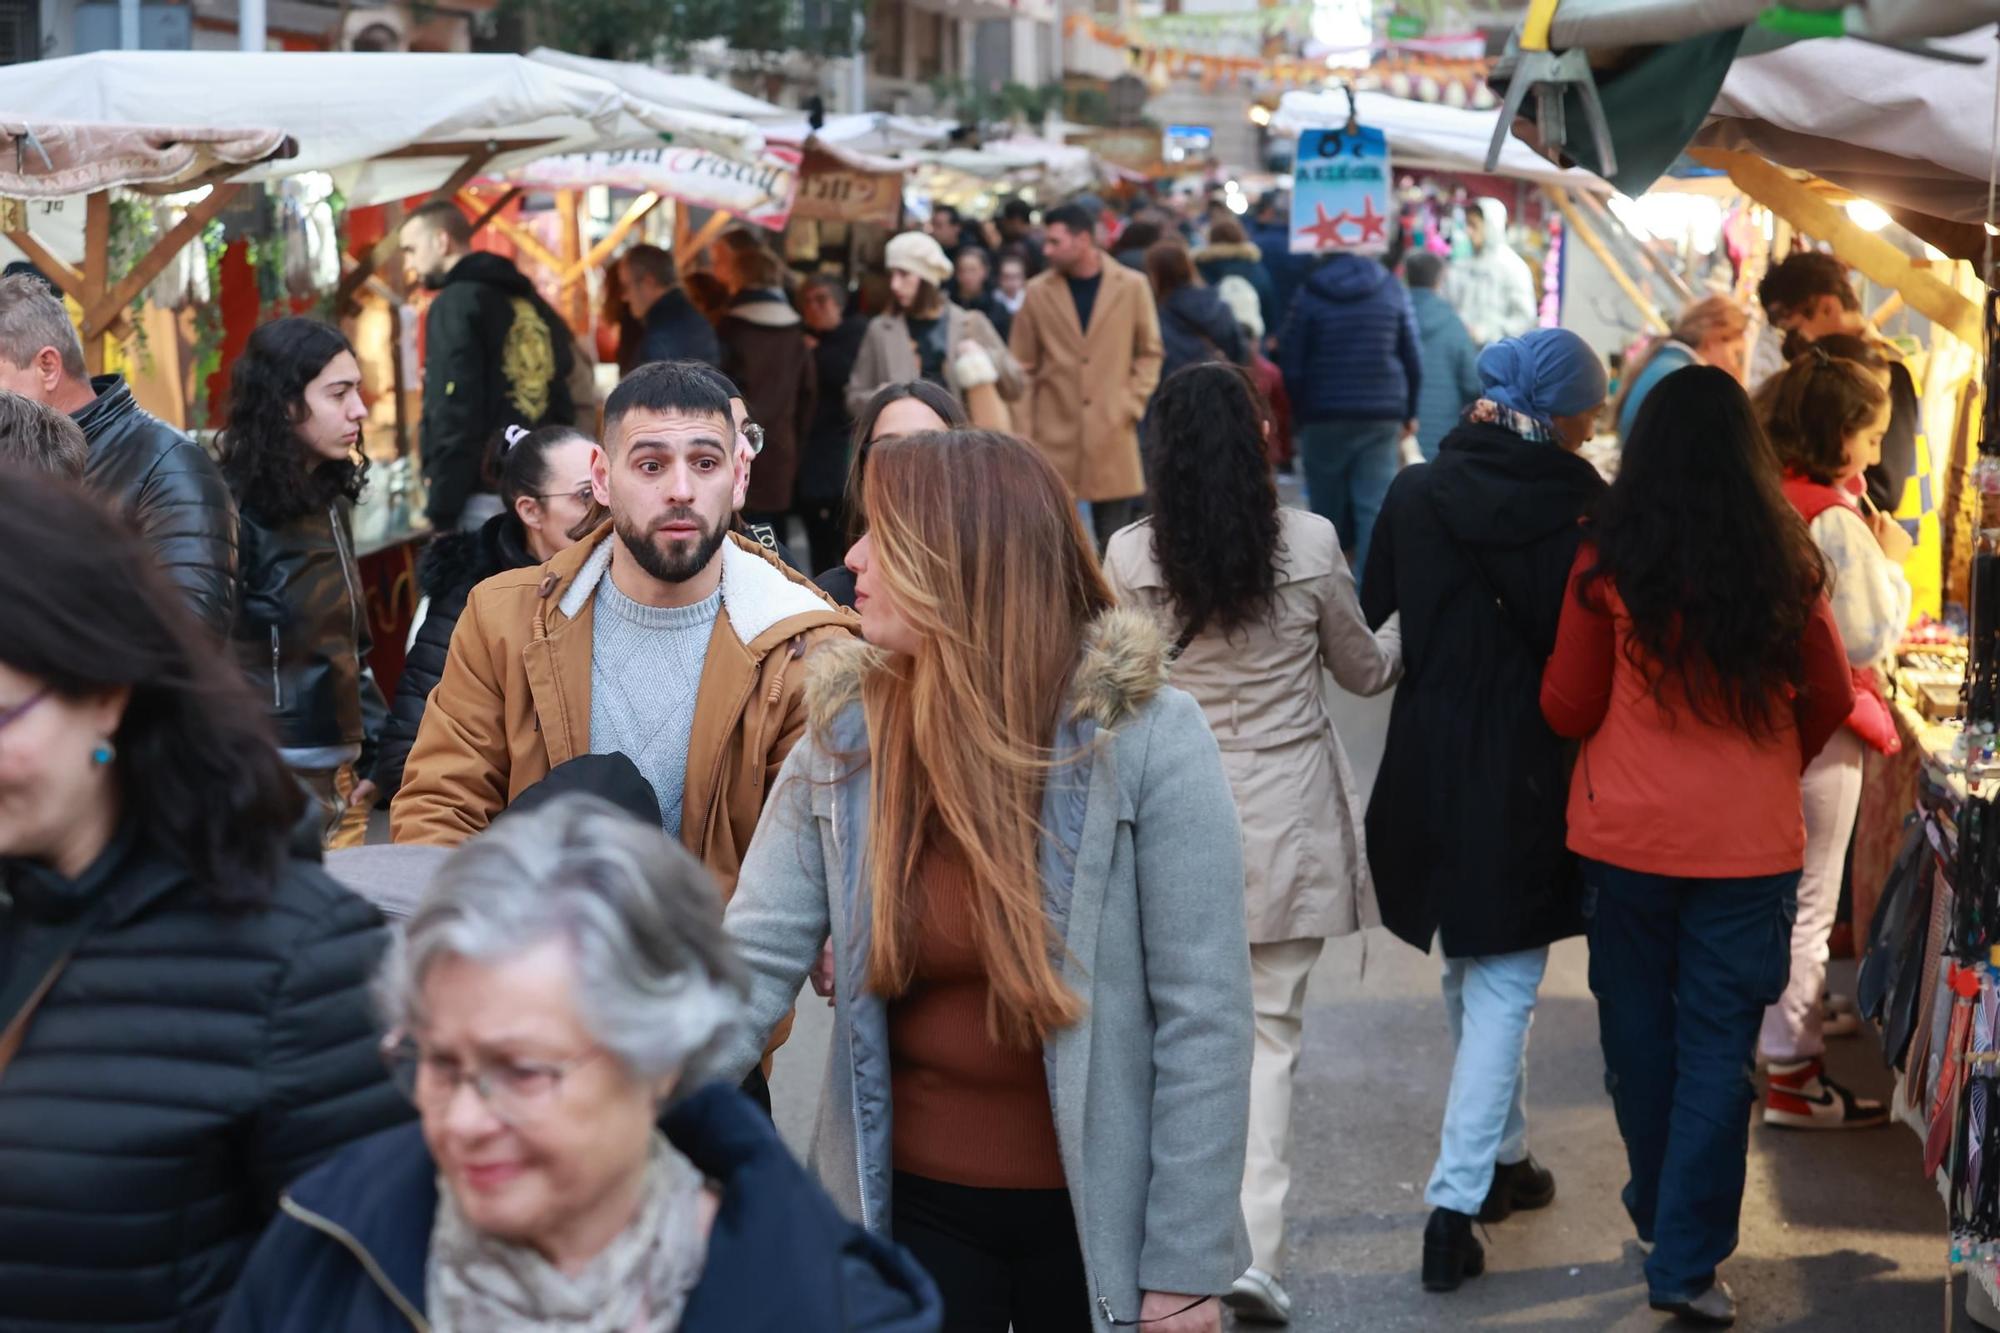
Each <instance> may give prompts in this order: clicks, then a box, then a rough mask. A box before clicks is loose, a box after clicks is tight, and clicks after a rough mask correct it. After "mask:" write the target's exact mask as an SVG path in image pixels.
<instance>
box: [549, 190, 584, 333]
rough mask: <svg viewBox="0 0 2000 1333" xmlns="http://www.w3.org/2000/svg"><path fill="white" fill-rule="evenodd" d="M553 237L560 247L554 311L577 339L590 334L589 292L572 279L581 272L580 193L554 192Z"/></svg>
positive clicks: (581, 203)
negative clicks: (554, 222) (555, 307)
mask: <svg viewBox="0 0 2000 1333" xmlns="http://www.w3.org/2000/svg"><path fill="white" fill-rule="evenodd" d="M556 236H557V239H558V240H559V241H560V243H561V247H562V267H561V268H559V269H557V270H556V272H557V275H558V280H559V282H560V290H559V291H558V292H557V293H556V297H557V302H558V308H559V309H560V310H561V311H562V317H563V321H564V322H565V323H566V324H568V325H569V331H570V332H571V333H573V334H575V335H576V336H577V337H579V338H581V337H583V335H584V334H586V333H588V332H590V289H589V288H588V287H579V286H578V285H577V284H576V282H575V278H576V276H578V275H580V274H581V273H582V272H583V199H582V195H581V192H580V191H577V190H558V191H556Z"/></svg>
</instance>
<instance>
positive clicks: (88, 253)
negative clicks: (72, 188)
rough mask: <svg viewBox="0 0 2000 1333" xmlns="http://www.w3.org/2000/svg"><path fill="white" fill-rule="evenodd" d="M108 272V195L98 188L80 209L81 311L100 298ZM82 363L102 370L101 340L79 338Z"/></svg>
mask: <svg viewBox="0 0 2000 1333" xmlns="http://www.w3.org/2000/svg"><path fill="white" fill-rule="evenodd" d="M110 271H111V195H110V193H109V192H108V191H105V190H98V191H96V192H95V193H93V194H91V195H90V197H89V198H88V200H86V201H85V203H84V212H83V295H81V296H79V297H78V298H77V303H78V304H79V305H81V306H82V307H83V308H84V309H85V310H90V309H92V308H93V307H95V306H96V304H97V302H98V300H99V299H100V298H102V297H103V295H104V289H105V285H106V283H107V282H108V275H109V273H110ZM83 364H84V366H85V368H86V369H88V370H89V371H90V373H91V374H93V375H102V374H103V373H104V339H103V338H102V337H96V338H91V337H86V338H84V340H83Z"/></svg>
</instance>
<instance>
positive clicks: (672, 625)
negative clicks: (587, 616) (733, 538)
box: [590, 571, 722, 838]
mask: <svg viewBox="0 0 2000 1333" xmlns="http://www.w3.org/2000/svg"><path fill="white" fill-rule="evenodd" d="M721 611H722V589H721V588H717V589H716V590H715V592H714V593H712V594H711V595H710V596H709V597H708V598H707V599H706V600H705V601H700V602H696V603H695V604H694V605H693V606H645V605H642V604H641V603H638V602H635V601H633V600H632V599H631V598H630V597H627V596H626V595H625V594H624V593H622V592H620V591H618V585H617V584H616V583H614V582H613V581H612V578H611V575H610V573H609V572H608V571H607V572H606V574H605V575H604V577H603V579H601V580H600V581H599V582H598V585H597V615H596V617H595V618H594V622H593V624H592V626H591V631H590V752H591V753H592V754H611V753H612V752H614V751H616V752H618V753H620V754H623V755H624V756H625V757H626V758H628V759H630V760H631V761H632V762H633V763H634V764H636V765H637V766H638V768H639V771H640V772H641V773H643V774H645V776H646V781H647V782H649V783H651V784H652V787H653V794H654V795H655V796H657V797H659V799H660V826H661V827H662V828H664V829H665V830H666V831H667V835H668V836H669V837H672V838H678V837H680V835H681V798H682V795H683V793H684V791H685V789H686V787H687V761H688V737H689V736H690V735H691V734H692V733H693V731H694V709H695V700H696V699H697V698H698V697H699V696H700V694H701V670H702V667H703V666H704V665H705V664H706V663H707V661H708V641H709V638H710V636H711V635H713V634H714V633H715V618H716V616H717V615H719V614H720V613H721Z"/></svg>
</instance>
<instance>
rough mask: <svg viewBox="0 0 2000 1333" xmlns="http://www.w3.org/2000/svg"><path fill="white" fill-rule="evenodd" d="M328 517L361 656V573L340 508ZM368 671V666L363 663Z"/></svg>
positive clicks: (328, 510)
mask: <svg viewBox="0 0 2000 1333" xmlns="http://www.w3.org/2000/svg"><path fill="white" fill-rule="evenodd" d="M326 513H327V517H328V518H330V519H332V520H333V549H334V550H335V551H336V552H338V553H339V555H340V585H341V586H342V587H343V588H345V589H347V610H348V624H349V625H350V626H351V627H352V629H353V633H354V655H355V657H356V659H357V660H358V659H359V658H360V656H361V571H360V569H359V568H358V567H357V566H356V564H355V561H354V558H353V553H352V552H351V551H349V550H348V549H347V533H346V531H345V530H344V529H343V528H342V526H341V522H340V506H339V505H337V504H330V505H328V506H327V507H326ZM361 669H362V670H363V671H366V670H367V669H368V664H367V663H366V662H362V663H361Z"/></svg>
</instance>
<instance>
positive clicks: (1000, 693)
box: [725, 431, 1251, 1333]
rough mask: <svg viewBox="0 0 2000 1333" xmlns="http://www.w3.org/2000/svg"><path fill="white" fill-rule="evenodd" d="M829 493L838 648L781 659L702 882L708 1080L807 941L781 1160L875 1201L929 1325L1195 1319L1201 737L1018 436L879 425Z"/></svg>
mask: <svg viewBox="0 0 2000 1333" xmlns="http://www.w3.org/2000/svg"><path fill="white" fill-rule="evenodd" d="M862 493H863V500H864V504H865V508H866V511H867V514H868V524H869V529H868V534H867V535H866V536H864V537H863V538H862V539H861V540H860V541H859V542H858V543H857V544H856V545H855V547H854V549H853V550H852V551H850V552H849V553H848V557H847V562H848V566H849V568H851V569H852V570H853V571H854V573H855V578H856V587H857V594H858V596H857V602H858V609H859V611H860V613H861V624H862V635H863V637H864V638H865V639H866V641H867V642H866V643H857V644H852V645H841V646H838V647H832V648H829V649H828V650H827V651H826V652H824V653H822V654H820V655H819V656H818V657H817V658H816V659H815V660H814V661H813V663H812V670H813V672H814V675H813V679H812V681H811V684H810V685H809V687H808V692H807V699H808V704H807V711H808V724H807V734H806V736H805V738H804V739H803V740H802V741H801V743H800V744H799V745H798V747H797V748H796V749H795V750H794V751H793V753H792V756H791V758H790V759H788V760H787V761H786V764H785V768H784V771H783V772H782V773H781V774H780V775H779V778H778V782H777V786H776V788H775V790H774V792H773V797H772V801H771V803H770V804H769V805H768V806H767V807H766V809H765V813H764V818H763V821H762V823H761V824H760V825H759V827H758V832H757V837H756V839H755V841H754V842H753V843H752V844H751V848H750V853H749V856H748V858H747V859H746V861H745V862H744V867H743V877H742V880H741V888H740V889H739V891H738V893H737V896H736V898H735V899H734V901H732V903H731V904H730V907H729V913H728V917H727V921H726V924H727V928H728V931H729V933H730V935H731V936H732V937H733V938H734V940H735V942H736V944H737V947H738V949H739V950H740V951H741V952H742V955H743V957H744V959H745V961H746V962H747V963H748V964H749V965H750V968H751V972H752V976H753V981H752V990H751V1013H752V1021H751V1023H750V1029H751V1033H750V1035H749V1036H748V1037H746V1039H745V1040H744V1041H743V1042H742V1043H741V1044H740V1046H739V1048H738V1049H737V1051H736V1053H735V1054H736V1059H735V1061H734V1064H733V1065H732V1066H731V1070H730V1071H725V1073H728V1072H731V1071H733V1070H734V1067H735V1065H740V1066H741V1068H742V1070H744V1071H747V1070H748V1069H749V1068H750V1067H751V1066H752V1065H753V1064H754V1063H755V1062H756V1059H757V1056H758V1052H759V1046H758V1043H759V1042H761V1040H762V1035H763V1034H764V1033H765V1032H767V1031H768V1030H769V1029H770V1028H772V1027H773V1026H774V1025H775V1024H776V1023H777V1022H778V1020H779V1019H780V1018H781V1017H782V1016H783V1015H784V1014H785V1012H786V1011H787V1010H788V1009H789V1008H790V1007H791V1005H792V1003H793V1001H794V1000H795V999H796V997H797V995H798V991H799V985H800V983H801V981H803V980H804V978H805V976H806V972H807V969H808V968H809V967H810V966H811V965H812V963H813V961H814V960H815V958H817V957H818V955H819V952H820V945H821V942H822V941H824V940H826V939H828V938H829V936H830V937H831V940H832V959H833V977H834V989H835V991H836V993H837V995H838V996H839V1004H838V1006H837V1009H836V1017H835V1036H834V1052H835V1053H834V1057H833V1059H832V1060H831V1061H830V1062H829V1066H828V1084H827V1087H826V1090H825V1093H824V1094H823V1096H822V1098H821V1103H820V1104H821V1120H820V1125H819V1133H818V1137H817V1146H816V1149H815V1154H814V1160H815V1161H816V1162H817V1163H818V1165H819V1169H820V1171H821V1174H822V1176H823V1178H824V1180H825V1182H826V1184H827V1187H828V1189H829V1190H831V1191H832V1192H833V1193H834V1195H835V1197H836V1198H837V1199H839V1200H840V1201H841V1202H842V1203H843V1204H844V1205H845V1206H846V1207H847V1208H848V1209H849V1210H850V1211H851V1212H852V1213H854V1214H855V1215H856V1216H858V1217H860V1219H861V1220H862V1221H863V1222H864V1224H865V1225H867V1226H868V1227H869V1228H870V1229H871V1230H874V1231H878V1232H881V1231H886V1230H888V1229H889V1228H890V1226H891V1218H892V1212H893V1222H894V1233H895V1238H896V1239H897V1240H898V1241H899V1242H901V1243H902V1244H903V1245H905V1246H907V1247H909V1249H910V1250H911V1251H912V1252H913V1253H914V1254H915V1255H916V1256H917V1258H918V1260H919V1261H920V1262H921V1263H922V1264H923V1265H924V1266H925V1267H926V1268H927V1269H928V1270H929V1271H930V1273H931V1274H932V1276H933V1277H935V1278H936V1279H937V1281H938V1285H939V1287H940V1288H941V1289H942V1291H943V1293H944V1299H945V1327H946V1329H948V1330H953V1331H954V1333H958V1331H963V1333H1005V1330H1006V1329H1007V1328H1008V1327H1009V1325H1010V1324H1011V1325H1012V1326H1013V1327H1014V1328H1019V1329H1035V1330H1037V1333H1065V1331H1066V1330H1088V1329H1102V1328H1105V1327H1106V1326H1107V1325H1108V1324H1116V1325H1121V1326H1122V1325H1126V1324H1130V1323H1132V1322H1133V1321H1135V1320H1144V1321H1147V1325H1146V1326H1147V1327H1148V1328H1149V1329H1153V1330H1159V1331H1160V1333H1198V1331H1202V1333H1205V1331H1208V1330H1215V1329H1218V1328H1219V1327H1220V1315H1219V1312H1218V1308H1217V1302H1216V1301H1215V1300H1214V1299H1213V1298H1214V1297H1215V1296H1217V1295H1220V1294H1221V1293H1224V1292H1227V1291H1229V1290H1230V1288H1231V1284H1232V1283H1233V1282H1234V1281H1235V1279H1236V1277H1237V1276H1238V1275H1239V1274H1241V1273H1242V1272H1243V1270H1244V1268H1245V1267H1246V1266H1247V1265H1248V1263H1249V1259H1250V1256H1249V1247H1248V1244H1247V1239H1246V1236H1245V1233H1244V1228H1243V1223H1242V1220H1241V1213H1240V1211H1239V1210H1238V1208H1237V1203H1236V1198H1237V1189H1238V1187H1239V1185H1240V1184H1241V1180H1242V1171H1243V1154H1244V1141H1245V1133H1246V1120H1247V1104H1248V1087H1249V1078H1250V1046H1251V1006H1250V980H1249V951H1248V947H1247V945H1246V943H1245V934H1244V923H1243V911H1242V898H1241V894H1242V886H1243V863H1242V854H1241V850H1240V835H1239V833H1238V828H1237V816H1236V808H1235V804H1234V801H1233V800H1232V798H1231V795H1230V789H1229V784H1228V781H1227V779H1226V777H1225V776H1224V773H1223V768H1222V763H1221V757H1220V754H1219V752H1218V751H1217V748H1216V744H1215V741H1214V739H1213V737H1212V736H1211V735H1210V734H1209V731H1208V727H1207V725H1206V723H1205V722H1204V721H1203V719H1202V714H1201V710H1200V708H1199V706H1198V705H1197V704H1196V703H1195V702H1194V700H1193V699H1191V698H1190V697H1189V696H1187V695H1185V694H1183V693H1181V692H1180V691H1178V690H1175V689H1172V688H1170V687H1169V686H1167V684H1166V666H1167V659H1168V650H1167V644H1166V641H1165V638H1164V636H1163V635H1162V634H1161V633H1160V631H1159V629H1158V628H1157V627H1156V626H1155V625H1154V623H1153V622H1152V620H1151V619H1150V618H1149V617H1146V616H1145V615H1143V614H1140V613H1136V612H1130V611H1120V610H1117V609H1115V608H1114V607H1113V605H1112V599H1111V593H1110V590H1109V589H1108V588H1107V586H1106V584H1105V581H1104V576H1103V575H1102V574H1101V573H1100V572H1099V570H1098V566H1097V561H1096V558H1095V556H1094V555H1093V553H1092V549H1091V542H1090V538H1089V536H1088V535H1087V534H1086V533H1085V531H1084V529H1083V526H1082V524H1081V523H1080V522H1079V521H1078V519H1077V516H1076V509H1075V506H1074V505H1073V504H1072V503H1071V501H1070V497H1069V493H1068V490H1067V489H1066V488H1065V486H1064V485H1063V482H1062V480H1061V478H1060V477H1059V476H1058V475H1057V474H1056V472H1055V470H1054V468H1053V467H1051V466H1050V464H1049V463H1048V461H1047V460H1046V459H1044V458H1043V457H1042V455H1041V454H1040V453H1039V452H1038V451H1037V450H1036V449H1035V448H1033V447H1032V446H1030V445H1028V444H1026V443H1024V442H1023V441H1021V440H1017V439H1014V438H1012V437H1010V436H1005V435H996V434H991V433H987V432H982V431H941V432H933V433H923V434H915V435H907V436H901V437H898V438H894V439H887V440H883V441H881V442H880V443H878V444H876V445H875V447H874V449H873V451H872V452H871V453H870V455H869V462H868V468H867V471H866V472H865V473H864V475H863V482H862ZM1086 1095H1087V1096H1088V1104H1089V1117H1088V1119H1087V1120H1086V1117H1085V1114H1084V1110H1085V1099H1086ZM1142 1274H1143V1275H1144V1279H1143V1283H1142V1277H1141V1275H1142Z"/></svg>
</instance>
